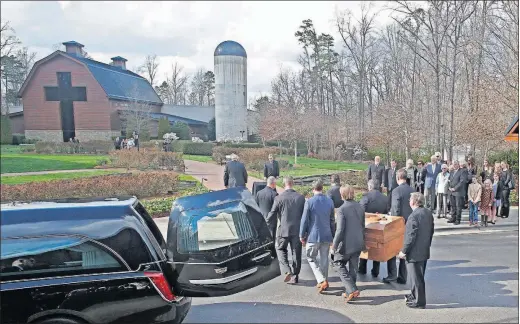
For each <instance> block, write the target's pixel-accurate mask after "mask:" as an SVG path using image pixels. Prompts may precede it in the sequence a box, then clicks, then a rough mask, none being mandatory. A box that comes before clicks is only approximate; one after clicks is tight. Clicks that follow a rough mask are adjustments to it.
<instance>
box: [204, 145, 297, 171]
mask: <svg viewBox="0 0 520 324" xmlns="http://www.w3.org/2000/svg"><path fill="white" fill-rule="evenodd" d="M276 152H277V150H276V148H273V147H264V148H232V147H224V146H217V147H214V148H213V155H212V157H213V160H214V161H216V162H217V163H220V162H221V161H225V159H226V156H227V155H231V154H233V153H234V154H236V155H238V156H239V158H240V161H241V162H243V163H244V164H245V165H246V168H247V169H248V170H255V171H262V170H263V168H264V163H265V161H267V157H268V156H269V154H276ZM278 162H279V163H280V168H285V167H287V166H288V165H289V163H288V162H287V161H285V160H282V161H280V160H279V161H278Z"/></svg>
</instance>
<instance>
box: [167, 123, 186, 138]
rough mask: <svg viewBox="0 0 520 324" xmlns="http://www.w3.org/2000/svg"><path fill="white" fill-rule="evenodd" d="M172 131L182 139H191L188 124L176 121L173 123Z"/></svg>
mask: <svg viewBox="0 0 520 324" xmlns="http://www.w3.org/2000/svg"><path fill="white" fill-rule="evenodd" d="M170 132H172V133H175V134H176V135H177V137H179V139H181V140H190V139H191V136H190V132H191V131H190V127H189V126H188V124H186V123H183V122H175V124H173V126H172V128H171V129H170Z"/></svg>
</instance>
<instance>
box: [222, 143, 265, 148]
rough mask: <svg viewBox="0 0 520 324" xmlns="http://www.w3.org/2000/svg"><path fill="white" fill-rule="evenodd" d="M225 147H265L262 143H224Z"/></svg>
mask: <svg viewBox="0 0 520 324" xmlns="http://www.w3.org/2000/svg"><path fill="white" fill-rule="evenodd" d="M222 146H223V147H233V148H263V147H264V146H263V145H262V144H261V143H222Z"/></svg>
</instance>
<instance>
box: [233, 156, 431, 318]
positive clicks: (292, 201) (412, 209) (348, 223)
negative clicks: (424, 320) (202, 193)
mask: <svg viewBox="0 0 520 324" xmlns="http://www.w3.org/2000/svg"><path fill="white" fill-rule="evenodd" d="M231 158H232V159H231V161H229V162H228V163H227V164H226V167H225V171H224V185H225V187H226V188H229V187H238V186H245V185H246V183H247V171H246V170H245V166H244V165H243V164H242V163H241V162H239V161H238V156H236V155H233V156H232V157H231ZM264 176H265V178H266V187H265V188H263V189H261V190H259V191H258V192H256V194H255V199H256V202H257V204H258V206H259V208H260V211H261V213H262V214H263V216H264V217H265V219H266V223H267V225H268V227H269V229H270V231H271V233H272V236H273V237H274V238H275V246H276V251H277V254H278V259H279V262H280V266H281V268H282V271H283V281H284V282H286V283H288V284H298V282H299V275H300V270H301V264H302V253H303V250H304V249H305V252H304V253H305V257H306V259H307V261H308V264H309V266H310V268H311V270H312V272H313V274H314V276H315V278H316V283H317V285H316V288H317V290H318V292H319V293H323V292H324V291H326V290H328V289H329V280H328V278H329V262H330V260H332V267H333V268H335V269H336V270H337V272H338V274H339V277H340V279H341V282H342V283H343V285H344V286H345V292H344V293H343V294H342V297H343V298H344V299H345V300H346V301H347V302H351V301H353V300H355V299H356V298H357V297H359V296H360V289H359V288H358V286H357V277H358V274H366V268H367V260H364V259H360V255H361V253H362V252H363V251H366V249H367V248H366V245H365V212H367V213H380V214H387V213H388V214H391V215H394V216H400V217H403V218H404V220H405V223H406V229H405V235H404V236H405V237H404V244H403V247H402V249H401V252H400V253H399V255H398V256H396V257H393V258H391V259H390V260H388V261H387V269H388V275H387V277H385V278H383V282H385V283H391V282H397V283H399V284H406V283H407V282H409V283H410V286H411V293H410V294H407V295H406V296H405V302H406V306H408V307H410V308H424V307H425V305H426V293H425V283H424V272H425V268H426V262H427V260H428V259H429V258H430V246H431V241H432V237H433V232H434V225H433V215H432V213H431V211H430V210H428V209H427V208H425V197H424V195H423V194H422V193H421V192H417V191H416V190H415V189H413V188H412V187H410V185H409V184H408V181H407V179H408V174H407V171H406V170H405V169H399V170H396V171H395V172H394V173H392V176H393V178H395V179H390V178H388V179H390V180H392V182H393V180H395V184H396V185H395V187H393V188H392V191H391V192H392V195H391V197H390V195H389V196H386V195H384V194H383V193H381V191H380V188H381V186H380V183H381V182H378V181H376V180H373V179H370V180H369V181H368V188H369V191H368V192H367V193H365V194H364V195H363V197H362V199H361V201H360V202H356V201H355V200H354V197H355V191H354V188H353V187H352V186H349V185H344V186H342V185H341V183H340V177H339V176H338V175H333V176H332V177H331V183H332V186H331V188H330V189H329V190H328V191H327V192H326V193H325V192H324V189H323V186H324V183H323V181H321V180H317V181H316V182H315V183H314V184H313V196H312V197H311V198H309V199H307V200H306V199H305V197H304V196H303V195H302V194H300V193H298V192H297V191H296V190H294V188H293V186H294V179H293V178H292V177H291V176H286V177H284V179H283V183H284V187H285V190H284V191H283V192H282V193H281V194H278V192H277V189H276V181H277V178H278V177H279V168H278V167H277V162H276V161H275V160H274V158H273V157H272V156H270V157H269V162H267V163H266V166H265V168H264ZM253 191H254V190H253ZM289 250H290V251H291V262H289ZM397 257H398V258H399V259H400V261H399V268H397ZM371 273H372V276H374V277H377V276H379V262H375V261H373V266H372V272H371Z"/></svg>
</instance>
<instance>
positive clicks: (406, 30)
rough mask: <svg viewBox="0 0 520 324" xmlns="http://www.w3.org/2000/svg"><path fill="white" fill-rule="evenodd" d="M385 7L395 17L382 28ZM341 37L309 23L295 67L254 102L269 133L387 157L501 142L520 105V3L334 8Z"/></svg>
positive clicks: (264, 133) (299, 35)
mask: <svg viewBox="0 0 520 324" xmlns="http://www.w3.org/2000/svg"><path fill="white" fill-rule="evenodd" d="M382 15H389V16H390V17H391V18H392V21H391V22H390V23H388V24H386V25H384V26H377V25H376V23H375V22H376V21H377V20H378V18H379V17H380V16H382ZM334 29H335V33H334V35H330V34H326V33H321V32H319V31H318V30H316V28H315V26H314V24H313V22H312V19H307V20H304V21H302V24H301V26H299V28H298V29H297V30H296V31H295V34H294V36H295V37H296V39H297V41H298V43H299V44H300V45H301V49H302V52H301V55H300V56H299V59H298V62H299V64H300V68H299V69H298V70H296V71H295V70H289V69H285V68H282V69H281V70H280V72H279V73H278V75H277V76H276V77H275V78H274V79H273V80H272V83H271V95H270V96H269V97H262V98H260V99H259V100H257V103H256V105H255V106H256V107H257V110H258V111H259V112H260V114H259V115H260V128H259V129H260V135H261V137H262V139H264V140H292V141H293V142H296V141H304V142H306V143H307V147H308V149H309V151H312V152H317V151H321V152H322V153H323V154H325V155H330V156H331V157H337V156H338V155H339V154H340V153H342V151H344V150H345V149H348V148H350V149H351V150H353V148H354V147H358V148H367V147H378V148H380V149H383V150H384V151H385V152H386V153H388V156H389V155H391V154H392V152H401V153H404V154H405V155H406V158H409V157H410V156H411V155H412V151H413V150H417V149H419V148H422V149H427V150H429V151H434V150H435V151H444V149H446V151H447V152H448V156H449V158H450V159H451V157H452V156H453V148H454V147H455V146H457V145H470V147H471V151H473V152H474V151H475V150H477V149H478V150H479V151H480V152H483V155H484V156H485V155H487V153H488V152H489V151H490V150H492V149H496V148H497V147H499V146H500V145H504V144H503V134H504V131H505V128H506V126H507V125H508V124H509V123H510V122H511V120H512V119H513V117H514V116H515V115H516V114H517V109H518V94H519V93H518V62H519V57H518V2H517V1H489V0H485V1H476V0H474V1H424V2H412V1H393V2H388V4H387V5H386V7H385V8H384V10H382V11H380V12H375V11H374V10H373V8H371V6H370V5H367V4H366V3H362V4H361V14H360V15H359V16H357V17H355V16H354V15H353V13H352V12H351V11H350V10H345V11H341V12H336V15H335V20H334Z"/></svg>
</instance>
